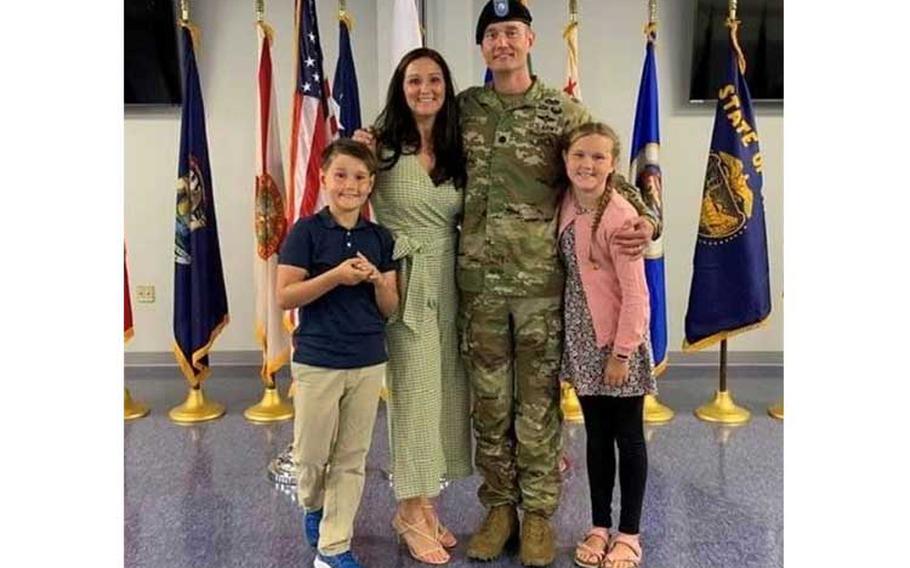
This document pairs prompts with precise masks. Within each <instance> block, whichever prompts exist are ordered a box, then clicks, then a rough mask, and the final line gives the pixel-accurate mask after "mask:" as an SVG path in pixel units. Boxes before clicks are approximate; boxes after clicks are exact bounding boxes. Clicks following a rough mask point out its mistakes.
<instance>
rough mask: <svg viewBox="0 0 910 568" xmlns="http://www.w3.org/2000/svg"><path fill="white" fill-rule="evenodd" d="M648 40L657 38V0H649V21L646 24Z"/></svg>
mask: <svg viewBox="0 0 910 568" xmlns="http://www.w3.org/2000/svg"><path fill="white" fill-rule="evenodd" d="M645 36H647V38H648V41H654V40H656V39H657V0H648V23H647V24H645Z"/></svg>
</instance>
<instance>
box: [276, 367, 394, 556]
mask: <svg viewBox="0 0 910 568" xmlns="http://www.w3.org/2000/svg"><path fill="white" fill-rule="evenodd" d="M385 367H386V364H385V363H381V364H379V365H373V366H370V367H361V368H357V369H326V368H323V367H311V366H309V365H303V364H298V363H291V373H292V374H293V375H294V380H295V381H297V390H296V392H295V393H294V462H295V463H296V465H297V501H298V503H300V504H301V505H302V506H303V507H304V509H306V510H307V511H315V510H318V509H322V510H323V515H322V523H321V524H320V525H319V544H318V548H319V552H320V553H322V554H324V555H327V556H331V555H335V554H340V553H342V552H345V551H347V550H349V549H350V547H351V536H352V535H353V531H354V517H355V515H356V514H357V508H358V507H359V506H360V497H361V494H362V493H363V481H364V470H365V466H366V457H367V452H368V451H369V449H370V441H371V440H372V437H373V424H374V423H375V422H376V409H377V407H378V406H379V390H380V388H381V387H382V380H383V377H384V376H385Z"/></svg>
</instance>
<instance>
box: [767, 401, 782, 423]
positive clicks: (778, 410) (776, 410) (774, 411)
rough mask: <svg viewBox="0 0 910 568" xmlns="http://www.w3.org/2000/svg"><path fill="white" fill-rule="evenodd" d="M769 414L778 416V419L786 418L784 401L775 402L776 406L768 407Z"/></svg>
mask: <svg viewBox="0 0 910 568" xmlns="http://www.w3.org/2000/svg"><path fill="white" fill-rule="evenodd" d="M768 415H769V416H771V418H777V419H778V420H783V419H784V403H783V402H781V403H780V404H775V405H774V406H772V407H770V408H768Z"/></svg>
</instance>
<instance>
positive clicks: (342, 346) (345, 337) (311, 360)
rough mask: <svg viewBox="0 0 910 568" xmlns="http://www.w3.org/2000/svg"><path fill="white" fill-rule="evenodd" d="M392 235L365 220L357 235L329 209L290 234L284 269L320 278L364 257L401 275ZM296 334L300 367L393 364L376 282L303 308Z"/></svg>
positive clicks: (337, 291)
mask: <svg viewBox="0 0 910 568" xmlns="http://www.w3.org/2000/svg"><path fill="white" fill-rule="evenodd" d="M393 247H394V241H393V239H392V234H391V233H390V232H389V231H388V229H386V228H385V227H382V226H380V225H377V224H376V223H372V222H370V221H367V220H364V219H363V218H360V219H358V220H357V224H356V225H355V226H354V228H352V229H346V228H344V227H342V226H341V225H339V224H338V223H336V222H335V219H334V218H332V214H331V213H330V212H329V208H328V207H326V208H324V209H323V210H322V211H320V212H319V213H317V214H315V215H313V216H311V217H307V218H305V219H299V220H298V221H297V222H296V223H295V224H294V226H293V227H292V228H291V231H290V233H288V236H287V238H286V239H285V240H284V244H283V245H282V246H281V251H280V252H279V254H278V264H286V265H290V266H296V267H298V268H303V269H305V270H306V271H307V274H308V276H307V278H315V277H317V276H319V275H320V274H323V273H324V272H327V271H329V270H331V269H333V268H335V267H336V266H338V265H339V264H341V263H342V262H343V261H345V260H347V259H349V258H352V257H355V256H357V253H358V252H360V253H361V254H363V255H364V256H365V257H367V258H368V259H369V260H370V262H372V263H373V265H374V266H376V268H378V269H379V271H380V272H388V271H390V270H395V268H396V264H395V262H394V261H393V260H392V249H393ZM298 322H299V323H298V324H297V329H296V330H295V331H294V361H295V362H297V363H304V364H306V365H313V366H316V367H329V368H332V369H353V368H355V367H367V366H369V365H376V364H378V363H383V362H385V361H387V360H388V355H387V354H386V348H385V318H384V317H383V316H382V313H380V311H379V306H378V305H377V304H376V292H375V289H374V287H373V284H372V283H370V282H361V283H360V284H357V285H356V286H345V285H343V284H342V285H339V286H336V287H335V288H333V289H332V290H329V291H328V292H326V293H325V294H323V295H322V296H320V297H319V298H317V299H316V300H315V301H313V302H311V303H309V304H307V305H306V306H301V307H300V308H299V312H298Z"/></svg>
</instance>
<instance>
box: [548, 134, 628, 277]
mask: <svg viewBox="0 0 910 568" xmlns="http://www.w3.org/2000/svg"><path fill="white" fill-rule="evenodd" d="M591 135H597V136H603V137H604V138H606V139H607V140H609V141H610V142H612V143H613V148H612V150H611V151H610V154H611V156H612V157H613V165H614V167H615V165H616V163H617V162H618V161H619V151H620V144H619V136H618V135H617V134H616V131H614V130H613V129H612V128H610V127H609V126H607V125H606V124H604V123H603V122H586V123H584V124H581V125H579V126H576V127H575V128H573V129H572V130H570V131H569V133H568V134H566V135H565V138H564V139H563V153H564V155H568V153H569V149H570V148H571V147H572V144H575V142H577V141H578V140H579V139H581V138H584V137H585V136H591ZM563 175H564V176H566V179H565V187H566V188H568V187H569V185H570V182H569V179H568V176H567V175H566V173H565V167H563ZM624 181H625V180H624V178H623V177H622V174H620V173H619V172H617V171H616V170H613V171H612V172H610V175H608V176H607V181H606V188H605V190H604V192H603V193H602V194H601V196H600V198H599V199H598V200H597V207H596V208H595V209H594V220H593V222H592V224H591V244H592V247H591V248H590V249H589V250H588V258H589V260H591V262H593V261H594V253H593V243H594V235H596V234H597V228H598V227H599V226H600V220H601V218H603V215H604V211H605V210H606V209H607V205H608V204H609V203H610V197H611V196H612V195H613V191H614V190H616V189H617V188H618V187H619V186H620V185H621V184H622V183H624Z"/></svg>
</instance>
